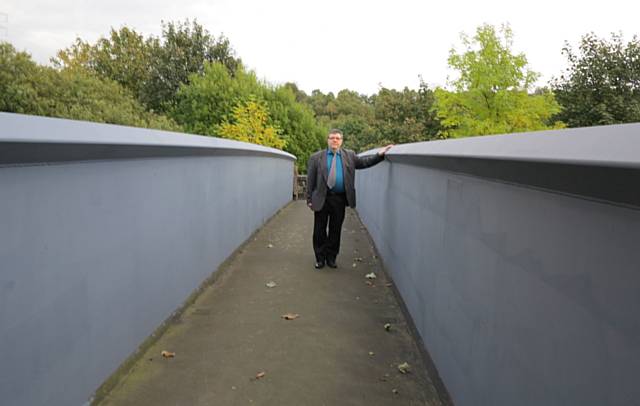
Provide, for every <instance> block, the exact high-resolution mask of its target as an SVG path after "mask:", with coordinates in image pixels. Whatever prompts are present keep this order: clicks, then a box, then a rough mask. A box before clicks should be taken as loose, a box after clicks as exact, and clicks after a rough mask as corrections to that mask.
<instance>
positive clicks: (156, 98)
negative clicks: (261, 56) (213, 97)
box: [145, 20, 241, 111]
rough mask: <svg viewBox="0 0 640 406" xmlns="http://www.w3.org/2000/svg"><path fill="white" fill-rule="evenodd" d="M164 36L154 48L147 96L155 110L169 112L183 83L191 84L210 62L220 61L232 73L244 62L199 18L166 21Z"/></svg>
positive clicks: (148, 102)
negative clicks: (192, 77)
mask: <svg viewBox="0 0 640 406" xmlns="http://www.w3.org/2000/svg"><path fill="white" fill-rule="evenodd" d="M162 38H163V41H162V43H161V44H160V45H158V46H155V47H154V48H153V57H152V59H153V63H152V65H151V73H150V76H151V80H150V83H149V86H148V88H147V92H146V93H147V94H146V99H145V102H146V103H147V105H148V106H149V107H151V108H153V109H154V110H158V111H166V110H167V109H168V108H169V107H170V106H171V105H172V104H173V103H174V102H175V96H176V94H177V92H178V89H179V88H180V86H181V85H183V84H188V83H189V78H190V77H191V76H192V75H193V74H198V75H202V74H204V70H205V66H206V64H207V63H213V62H217V63H220V64H221V65H222V66H224V67H225V68H226V69H227V72H228V73H229V74H231V75H233V74H234V73H235V72H236V70H237V68H238V67H239V66H240V65H241V61H240V59H238V58H236V57H235V52H234V50H233V49H232V48H231V45H230V43H229V40H228V39H227V38H225V37H224V36H222V35H221V36H220V37H219V38H217V39H216V38H214V37H213V36H212V35H211V34H210V33H209V32H208V31H207V30H205V29H204V28H203V27H202V26H201V25H199V24H198V23H197V22H196V21H194V22H193V23H189V20H187V21H186V22H184V23H177V24H176V23H172V22H169V23H166V24H165V23H163V24H162Z"/></svg>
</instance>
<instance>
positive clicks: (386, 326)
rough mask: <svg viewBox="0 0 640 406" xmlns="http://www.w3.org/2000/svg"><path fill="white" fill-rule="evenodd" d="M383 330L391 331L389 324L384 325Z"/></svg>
mask: <svg viewBox="0 0 640 406" xmlns="http://www.w3.org/2000/svg"><path fill="white" fill-rule="evenodd" d="M384 329H385V330H387V331H391V324H389V323H387V324H385V325H384Z"/></svg>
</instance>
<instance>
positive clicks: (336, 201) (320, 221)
mask: <svg viewBox="0 0 640 406" xmlns="http://www.w3.org/2000/svg"><path fill="white" fill-rule="evenodd" d="M346 205H347V197H346V196H345V195H344V194H328V195H327V198H326V200H325V202H324V206H322V210H320V211H316V212H314V219H313V251H314V252H315V254H316V261H324V260H326V259H333V260H335V259H336V257H337V256H338V252H339V251H340V233H341V232H342V223H343V222H344V211H345V207H346ZM327 224H328V225H329V233H328V234H327Z"/></svg>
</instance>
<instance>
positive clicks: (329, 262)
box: [327, 259, 338, 268]
mask: <svg viewBox="0 0 640 406" xmlns="http://www.w3.org/2000/svg"><path fill="white" fill-rule="evenodd" d="M327 266H328V267H329V268H337V267H338V265H336V260H335V259H327Z"/></svg>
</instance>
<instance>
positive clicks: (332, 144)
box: [327, 128, 342, 152]
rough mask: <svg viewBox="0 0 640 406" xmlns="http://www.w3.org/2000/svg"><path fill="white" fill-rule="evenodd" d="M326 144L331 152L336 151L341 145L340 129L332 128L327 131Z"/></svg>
mask: <svg viewBox="0 0 640 406" xmlns="http://www.w3.org/2000/svg"><path fill="white" fill-rule="evenodd" d="M327 145H328V146H329V149H330V150H331V151H333V152H336V151H337V150H339V149H340V147H341V146H342V131H340V130H338V129H337V128H334V129H333V130H331V131H329V135H328V137H327Z"/></svg>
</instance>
